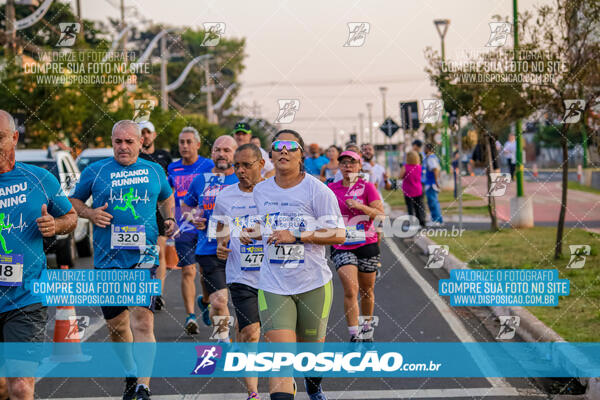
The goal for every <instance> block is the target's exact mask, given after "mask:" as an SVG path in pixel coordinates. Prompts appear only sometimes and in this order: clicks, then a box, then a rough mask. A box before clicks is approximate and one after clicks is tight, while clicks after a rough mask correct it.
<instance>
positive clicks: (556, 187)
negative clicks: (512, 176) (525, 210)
mask: <svg viewBox="0 0 600 400" xmlns="http://www.w3.org/2000/svg"><path fill="white" fill-rule="evenodd" d="M462 182H463V187H464V188H465V193H470V194H473V195H475V196H480V197H481V198H483V202H482V204H487V199H486V194H487V183H486V177H485V176H466V177H463V181H462ZM516 190H517V189H516V184H515V183H514V182H513V183H511V184H510V186H509V187H508V189H507V190H506V193H505V194H504V195H503V196H499V197H496V207H497V215H498V218H499V219H501V220H504V221H508V220H509V218H510V199H511V198H512V197H515V196H516ZM524 192H525V196H529V197H531V198H532V199H533V201H532V203H533V218H534V221H535V222H536V223H537V222H556V221H558V215H559V212H560V199H561V183H560V182H524ZM486 219H488V220H489V218H488V217H487V216H486ZM565 220H566V221H567V222H575V223H577V222H579V223H580V224H581V225H583V227H584V228H586V229H587V227H586V223H587V222H592V221H594V222H598V221H600V195H598V194H595V193H588V192H582V191H579V190H568V192H567V212H566V215H565ZM590 230H591V229H590ZM595 230H597V229H595Z"/></svg>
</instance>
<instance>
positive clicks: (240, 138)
mask: <svg viewBox="0 0 600 400" xmlns="http://www.w3.org/2000/svg"><path fill="white" fill-rule="evenodd" d="M233 138H234V139H235V141H236V142H237V145H238V147H239V146H241V145H244V144H247V143H250V141H251V140H252V139H253V136H252V128H250V125H248V124H247V123H245V122H238V123H237V124H235V128H233ZM258 143H259V144H258V148H259V149H260V154H261V156H262V159H263V160H264V161H265V165H264V166H263V167H262V169H261V170H260V174H261V175H262V176H263V177H264V178H265V179H267V178H270V177H272V176H273V175H275V167H273V163H272V162H271V161H270V160H269V154H268V153H267V152H266V151H264V150H263V149H262V148H261V147H260V140H259V142H258Z"/></svg>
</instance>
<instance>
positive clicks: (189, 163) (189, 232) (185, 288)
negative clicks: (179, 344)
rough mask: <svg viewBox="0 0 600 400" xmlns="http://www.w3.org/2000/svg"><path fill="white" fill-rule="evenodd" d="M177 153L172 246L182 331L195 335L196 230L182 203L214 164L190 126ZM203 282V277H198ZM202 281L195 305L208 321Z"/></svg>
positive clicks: (171, 176)
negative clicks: (183, 314)
mask: <svg viewBox="0 0 600 400" xmlns="http://www.w3.org/2000/svg"><path fill="white" fill-rule="evenodd" d="M178 144H179V154H180V155H181V160H178V161H175V162H174V163H171V164H169V185H170V186H171V188H172V189H173V196H174V197H175V218H176V220H177V225H178V226H179V231H178V233H177V234H176V235H175V249H176V250H177V256H178V257H179V262H178V263H177V266H178V267H181V294H182V296H183V305H184V307H185V312H186V313H187V317H186V320H185V325H184V326H185V331H186V332H187V333H188V334H190V335H194V334H197V333H198V322H197V321H196V314H195V313H194V307H195V306H194V302H195V301H196V283H195V278H196V259H195V251H196V242H197V237H198V230H197V229H196V227H195V226H194V225H193V224H192V223H190V221H191V220H192V216H191V210H190V209H187V208H186V207H185V203H184V202H183V198H184V197H185V195H186V194H187V191H188V189H189V187H190V185H191V183H192V181H193V180H194V178H195V177H196V176H198V175H200V174H203V173H205V172H210V170H211V169H213V167H214V166H215V164H214V163H213V162H212V160H210V159H208V158H204V157H200V156H199V155H198V151H200V146H201V144H202V142H201V139H200V134H199V133H198V131H197V130H196V129H195V128H193V127H191V126H186V127H185V128H183V129H182V130H181V133H180V134H179V141H178ZM200 282H202V280H201V281H200ZM201 285H202V293H203V295H202V296H200V297H199V299H200V300H199V301H198V305H199V307H200V311H201V312H202V321H204V324H205V325H207V326H208V325H210V318H209V315H208V312H209V310H208V308H209V306H210V303H207V302H206V301H203V300H206V299H208V292H206V289H204V285H203V284H202V283H201Z"/></svg>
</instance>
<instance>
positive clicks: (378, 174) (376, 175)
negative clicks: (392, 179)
mask: <svg viewBox="0 0 600 400" xmlns="http://www.w3.org/2000/svg"><path fill="white" fill-rule="evenodd" d="M362 169H363V171H367V172H369V174H370V175H371V176H370V178H369V182H371V183H373V184H375V185H376V186H377V189H378V190H379V191H381V190H383V189H385V179H383V175H384V174H385V168H383V167H382V166H381V165H379V164H375V165H371V164H369V163H368V162H364V163H363V167H362Z"/></svg>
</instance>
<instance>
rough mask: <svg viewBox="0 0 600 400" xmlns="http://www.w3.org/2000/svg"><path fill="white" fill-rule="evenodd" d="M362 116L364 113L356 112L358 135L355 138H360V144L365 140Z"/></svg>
mask: <svg viewBox="0 0 600 400" xmlns="http://www.w3.org/2000/svg"><path fill="white" fill-rule="evenodd" d="M364 116H365V114H363V113H358V126H359V128H358V129H359V135H358V137H357V139H358V138H360V143H361V144H363V143H364V142H365V131H364V126H363V117H364Z"/></svg>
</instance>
